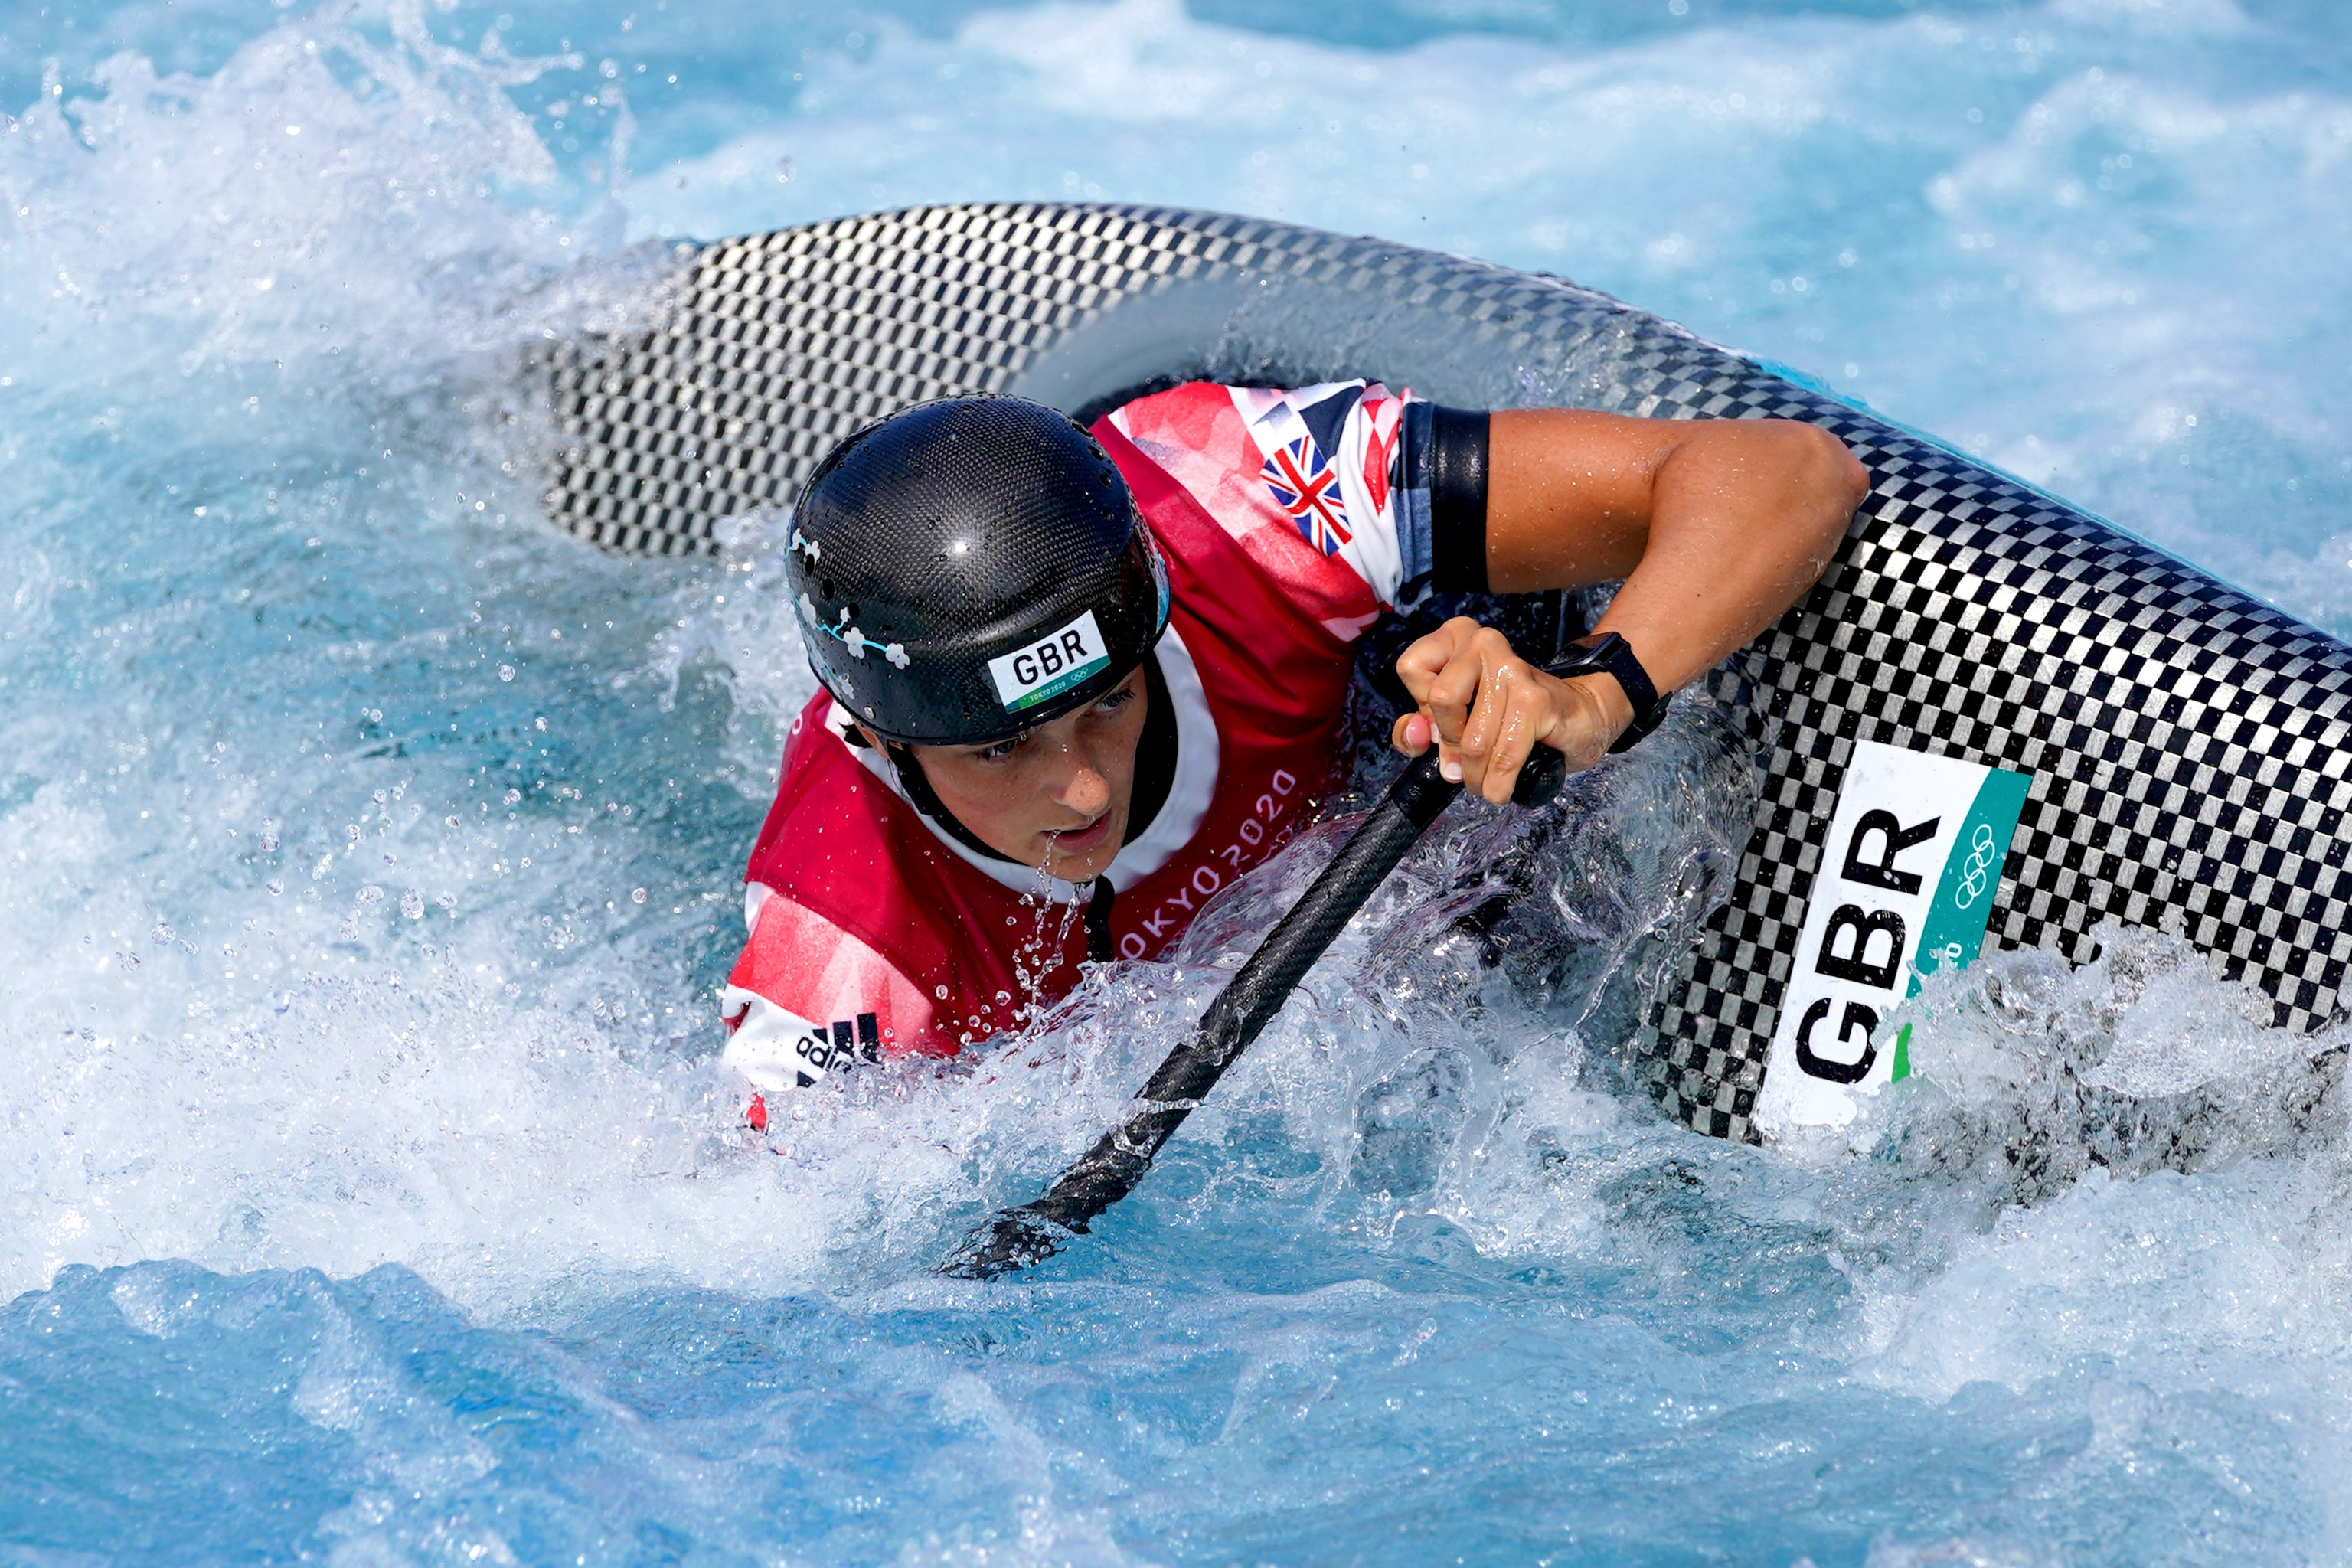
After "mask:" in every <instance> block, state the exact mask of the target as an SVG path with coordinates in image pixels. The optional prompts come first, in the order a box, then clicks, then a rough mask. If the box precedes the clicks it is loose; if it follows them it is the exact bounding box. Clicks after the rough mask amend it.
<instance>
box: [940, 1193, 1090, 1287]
mask: <svg viewBox="0 0 2352 1568" xmlns="http://www.w3.org/2000/svg"><path fill="white" fill-rule="evenodd" d="M1074 1235H1076V1232H1075V1231H1072V1230H1070V1229H1069V1228H1067V1227H1066V1226H1059V1225H1056V1224H1055V1223H1054V1222H1053V1221H1052V1220H1049V1219H1047V1218H1045V1216H1044V1215H1040V1214H1037V1213H1035V1212H1034V1210H1032V1209H1030V1208H1028V1207H1026V1206H1024V1207H1022V1208H1017V1209H999V1210H998V1211H997V1212H996V1215H995V1217H993V1218H992V1219H990V1220H989V1221H987V1222H986V1223H985V1224H983V1225H981V1226H976V1227H974V1229H973V1230H972V1233H971V1235H970V1236H968V1237H965V1238H964V1244H963V1245H962V1246H961V1247H958V1248H956V1251H955V1255H954V1256H953V1257H951V1258H949V1259H948V1260H947V1261H946V1262H945V1263H942V1264H940V1273H942V1274H944V1275H947V1276H948V1277H949V1278H950V1279H979V1280H982V1281H986V1280H990V1279H1003V1278H1004V1277H1005V1276H1006V1275H1007V1274H1017V1273H1019V1272H1020V1271H1021V1270H1022V1269H1024V1268H1030V1267H1032V1266H1033V1265H1035V1264H1039V1263H1043V1262H1045V1259H1047V1258H1051V1257H1053V1256H1054V1254H1055V1253H1057V1252H1059V1251H1061V1250H1062V1248H1063V1247H1065V1246H1066V1245H1068V1243H1069V1240H1070V1237H1072V1236H1074Z"/></svg>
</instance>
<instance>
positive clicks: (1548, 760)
mask: <svg viewBox="0 0 2352 1568" xmlns="http://www.w3.org/2000/svg"><path fill="white" fill-rule="evenodd" d="M1567 771H1568V760H1567V758H1565V757H1563V756H1562V755H1561V754H1560V753H1559V752H1557V751H1554V750H1553V749H1552V748H1551V747H1549V746H1542V745H1539V746H1538V747H1536V749H1535V752H1534V754H1533V755H1531V756H1529V757H1528V761H1527V763H1525V764H1524V765H1523V766H1522V767H1521V768H1520V769H1519V780H1518V785H1517V788H1516V789H1515V790H1514V791H1513V792H1512V796H1511V797H1512V799H1514V800H1516V801H1517V802H1518V803H1519V804H1520V805H1531V804H1534V803H1537V802H1540V801H1544V800H1549V799H1550V798H1551V797H1552V796H1553V795H1556V794H1558V793H1559V784H1560V780H1561V779H1562V778H1563V777H1564V776H1565V775H1566V773H1567ZM1461 793H1462V786H1461V785H1460V784H1450V783H1448V782H1447V781H1446V780H1445V779H1444V778H1443V777H1441V776H1440V775H1439V773H1438V772H1437V748H1436V747H1435V746H1434V745H1433V746H1431V747H1430V749H1429V750H1428V751H1426V752H1423V753H1422V754H1421V755H1420V756H1419V757H1417V758H1415V759H1414V760H1413V762H1412V765H1411V766H1409V767H1407V768H1406V769H1405V771H1404V773H1402V775H1401V776H1400V777H1399V778H1398V779H1397V781H1396V783H1395V784H1391V785H1390V786H1389V792H1388V794H1387V795H1385V796H1383V797H1382V799H1381V804H1380V805H1379V806H1377V807H1376V808H1375V809H1374V810H1373V812H1372V814H1371V816H1369V817H1367V818H1365V819H1364V824H1363V826H1360V827H1359V828H1357V829H1356V831H1355V832H1354V833H1353V834H1352V835H1350V836H1349V839H1348V842H1347V843H1345V844H1344V845H1341V846H1340V847H1339V854H1338V855H1336V856H1334V857H1333V858H1332V859H1331V863H1330V864H1329V865H1328V866H1326V867H1324V868H1323V871H1322V874H1321V875H1320V876H1318V877H1317V878H1316V879H1315V881H1314V884H1313V885H1312V886H1310V887H1309V888H1308V889H1307V892H1306V894H1305V895H1304V896H1303V897H1301V898H1300V899H1299V900H1298V902H1297V904H1295V905H1293V906H1292V907H1291V910H1290V912H1289V913H1288V914H1286V915H1285V916H1283V917H1282V921H1281V923H1280V924H1278V925H1276V927H1275V928H1274V930H1273V931H1272V932H1270V933H1269V934H1268V935H1267V937H1266V939H1265V941H1264V942H1260V943H1259V944H1258V950H1257V952H1255V953H1252V954H1251V955H1250V961H1249V962H1248V963H1244V964H1243V965H1242V967H1241V972H1240V973H1237V974H1235V975H1234V978H1233V981H1232V983H1231V984H1228V985H1227V986H1226V987H1225V988H1224V990H1223V992H1222V993H1220V994H1218V996H1217V999H1216V1000H1215V1001H1213V1002H1212V1003H1210V1004H1209V1009H1208V1011H1207V1012H1205V1013H1203V1014H1202V1015H1201V1022H1200V1025H1199V1026H1198V1027H1196V1028H1195V1029H1194V1030H1193V1031H1192V1037H1191V1038H1189V1039H1187V1040H1186V1041H1185V1042H1184V1043H1183V1044H1182V1045H1180V1046H1178V1047H1176V1048H1175V1049H1174V1050H1172V1051H1171V1052H1169V1053H1168V1059H1167V1060H1165V1061H1163V1062H1161V1063H1160V1070H1159V1071H1158V1072H1155V1073H1153V1074H1152V1075H1151V1081H1150V1082H1149V1083H1147V1084H1145V1085H1144V1086H1143V1092H1142V1093H1140V1094H1139V1095H1137V1096H1136V1098H1135V1101H1134V1108H1133V1109H1132V1110H1129V1112H1128V1114H1127V1120H1125V1121H1122V1122H1120V1123H1119V1124H1118V1126H1117V1127H1114V1128H1112V1129H1111V1130H1110V1131H1108V1132H1106V1133H1104V1134H1103V1135H1102V1137H1101V1138H1100V1139H1099V1140H1097V1142H1096V1143H1095V1146H1094V1147H1093V1148H1091V1149H1089V1150H1087V1152H1085V1153H1084V1154H1082V1155H1080V1156H1079V1157H1078V1158H1077V1160H1076V1162H1075V1163H1073V1164H1072V1165H1071V1166H1070V1168H1069V1169H1068V1170H1066V1171H1064V1172H1063V1173H1061V1175H1060V1176H1059V1177H1057V1178H1056V1179H1055V1183H1054V1184H1053V1186H1051V1187H1050V1188H1048V1189H1047V1190H1046V1193H1045V1196H1044V1197H1042V1198H1039V1199H1037V1200H1036V1201H1035V1202H1034V1203H1026V1204H1023V1205H1021V1206H1020V1207H1019V1208H1011V1209H1004V1210H1002V1211H1000V1212H999V1213H998V1214H997V1215H996V1217H995V1218H993V1219H992V1220H990V1221H988V1222H987V1223H986V1224H984V1225H982V1226H980V1227H979V1228H978V1229H976V1230H974V1231H973V1232H972V1233H971V1237H970V1238H969V1239H967V1240H966V1241H965V1242H964V1244H963V1246H962V1247H961V1248H960V1249H958V1251H957V1252H956V1254H955V1256H954V1257H952V1258H949V1259H948V1260H947V1262H945V1263H943V1264H941V1265H940V1273H942V1274H949V1275H953V1276H955V1277H956V1278H958V1279H999V1278H1001V1277H1003V1276H1004V1275H1007V1274H1011V1273H1013V1272H1014V1271H1015V1270H1017V1269H1022V1268H1028V1267H1029V1266H1030V1265H1031V1264H1033V1263H1040V1262H1043V1261H1044V1260H1045V1259H1046V1258H1051V1257H1052V1256H1053V1255H1054V1254H1055V1253H1056V1252H1058V1251H1060V1250H1061V1249H1062V1247H1063V1245H1064V1244H1065V1243H1066V1242H1067V1241H1068V1240H1069V1238H1070V1237H1072V1236H1073V1235H1082V1234H1084V1233H1085V1231H1086V1228H1087V1222H1088V1221H1090V1220H1092V1219H1093V1218H1094V1217H1095V1216H1096V1215H1099V1214H1101V1213H1102V1212H1103V1210H1105V1209H1107V1208H1108V1207H1110V1205H1113V1204H1115V1203H1117V1202H1118V1200H1119V1199H1121V1198H1123V1197H1125V1196H1127V1194H1128V1192H1129V1189H1130V1188H1132V1187H1133V1186H1134V1185H1135V1184H1136V1183H1138V1182H1139V1181H1141V1180H1142V1179H1143V1173H1145V1172H1146V1171H1148V1170H1150V1168H1151V1160H1152V1156H1154V1155H1156V1154H1158V1153H1159V1152H1160V1145H1161V1144H1163V1143H1165V1142H1168V1140H1169V1137H1170V1135H1171V1134H1172V1133H1173V1132H1174V1131H1176V1129H1177V1128H1179V1127H1181V1126H1182V1125H1183V1123H1184V1119H1185V1118H1186V1117H1188V1116H1190V1115H1192V1110H1193V1108H1194V1107H1196V1106H1198V1105H1199V1104H1200V1103H1201V1101H1202V1100H1204V1099H1206V1098H1207V1097H1208V1093H1209V1090H1210V1089H1213V1088H1215V1087H1216V1082H1217V1079H1220V1078H1222V1077H1223V1076H1224V1071H1225V1069H1226V1068H1229V1067H1231V1066H1233V1065H1234V1062H1235V1061H1237V1060H1238V1059H1240V1057H1241V1054H1242V1053H1243V1052H1244V1051H1245V1050H1247V1049H1249V1047H1250V1042H1251V1041H1253V1040H1255V1039H1256V1038H1257V1037H1258V1035H1259V1032H1260V1031H1262V1030H1263V1029H1265V1026H1267V1025H1268V1024H1270V1023H1272V1022H1274V1018H1275V1015H1276V1014H1277V1013H1280V1012H1281V1011H1282V1005H1283V1004H1284V1003H1285V1002H1286V1001H1288V1000H1289V999H1290V993H1291V991H1292V990H1293V989H1294V988H1295V987H1296V986H1297V984H1298V983H1299V981H1301V980H1303V979H1305V978H1306V976H1307V971H1308V970H1309V969H1312V968H1313V967H1314V966H1315V961H1316V960H1317V959H1318V958H1320V957H1322V956H1323V953H1324V952H1325V950H1326V949H1328V948H1329V947H1330V945H1331V943H1332V942H1334V941H1335V940H1337V939H1338V937H1339V932H1340V931H1342V930H1344V929H1345V928H1346V926H1347V924H1348V921H1349V920H1350V919H1352V918H1353V917H1354V915H1355V913H1356V911H1357V910H1360V909H1361V908H1362V907H1363V905H1364V900H1367V899H1369V898H1370V897H1371V896H1372V893H1373V891H1374V889H1378V888H1379V887H1380V885H1381V882H1383V881H1384V880H1386V879H1387V878H1388V874H1389V873H1390V872H1391V871H1392V870H1394V869H1395V868H1396V864H1397V862H1398V861H1400V860H1402V859H1403V858H1405V855H1406V853H1407V852H1408V851H1410V850H1411V849H1412V847H1413V845H1414V843H1415V842H1417V841H1418V840H1419V839H1420V837H1421V836H1422V834H1423V831H1425V830H1426V829H1427V828H1428V826H1429V825H1430V824H1431V823H1433V822H1435V821H1436V820H1437V818H1438V816H1439V815H1440V814H1441V813H1442V812H1444V810H1445V808H1446V807H1447V806H1448V805H1452V804H1453V803H1454V796H1455V795H1460V794H1461Z"/></svg>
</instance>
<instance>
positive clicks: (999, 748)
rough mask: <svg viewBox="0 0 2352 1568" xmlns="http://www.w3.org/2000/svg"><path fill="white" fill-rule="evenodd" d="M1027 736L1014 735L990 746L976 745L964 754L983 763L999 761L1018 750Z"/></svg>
mask: <svg viewBox="0 0 2352 1568" xmlns="http://www.w3.org/2000/svg"><path fill="white" fill-rule="evenodd" d="M1028 738H1029V737H1028V736H1026V735H1015V736H1013V739H1011V740H1009V741H999V742H996V744H994V745H992V746H981V747H977V748H975V749H974V750H972V751H970V752H965V753H964V754H965V755H966V756H969V757H971V758H974V759H975V760H977V761H980V762H983V763H1001V762H1003V760H1004V759H1005V758H1007V757H1009V756H1011V755H1012V754H1013V752H1017V751H1019V750H1020V749H1021V742H1024V741H1025V740H1027V739H1028Z"/></svg>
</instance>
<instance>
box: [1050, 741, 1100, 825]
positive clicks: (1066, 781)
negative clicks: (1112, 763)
mask: <svg viewBox="0 0 2352 1568" xmlns="http://www.w3.org/2000/svg"><path fill="white" fill-rule="evenodd" d="M1068 756H1069V761H1070V764H1071V765H1070V770H1069V772H1068V773H1065V774H1064V775H1063V777H1062V784H1061V787H1060V788H1059V789H1057V790H1055V792H1054V799H1055V801H1056V802H1058V803H1059V804H1061V805H1065V806H1067V807H1068V808H1069V809H1070V810H1072V811H1075V812H1076V813H1077V814H1078V815H1079V816H1084V817H1087V818H1088V819H1092V818H1094V817H1097V816H1101V815H1102V814H1103V811H1104V809H1105V808H1106V807H1107V806H1108V805H1110V781H1109V780H1108V779H1107V778H1105V777H1103V775H1102V770H1101V769H1099V768H1097V767H1096V766H1095V765H1094V764H1093V763H1091V762H1089V761H1088V760H1087V759H1086V758H1085V757H1082V756H1080V755H1078V754H1077V753H1076V752H1069V753H1068Z"/></svg>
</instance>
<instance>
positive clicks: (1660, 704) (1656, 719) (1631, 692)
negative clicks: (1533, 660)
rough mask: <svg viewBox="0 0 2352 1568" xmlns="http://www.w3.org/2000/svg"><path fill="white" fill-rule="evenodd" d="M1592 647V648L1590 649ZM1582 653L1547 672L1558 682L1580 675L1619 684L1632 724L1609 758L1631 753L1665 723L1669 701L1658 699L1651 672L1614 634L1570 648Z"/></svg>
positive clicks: (1546, 670) (1546, 672)
mask: <svg viewBox="0 0 2352 1568" xmlns="http://www.w3.org/2000/svg"><path fill="white" fill-rule="evenodd" d="M1588 643H1589V646H1588ZM1570 646H1571V647H1576V648H1579V649H1580V650H1581V651H1580V652H1579V653H1578V654H1577V655H1576V657H1574V658H1566V659H1562V660H1561V661H1560V662H1559V663H1558V664H1555V665H1550V666H1549V667H1547V668H1545V670H1544V673H1545V674H1546V675H1549V676H1550V677H1552V678H1553V679H1556V680H1572V679H1575V678H1576V677H1578V676H1580V675H1606V676H1608V677H1610V678H1612V679H1614V680H1615V681H1616V682H1617V689H1618V690H1620V691H1622V692H1623V693H1624V694H1625V701H1626V702H1627V704H1628V705H1630V706H1631V707H1632V708H1633V722H1632V723H1631V724H1628V725H1626V726H1625V732H1624V733H1623V734H1622V735H1620V736H1618V737H1617V740H1616V743H1615V744H1613V745H1612V746H1611V747H1610V748H1609V751H1610V754H1611V755H1612V756H1613V755H1615V754H1616V753H1617V752H1622V751H1627V750H1630V749H1631V748H1632V747H1633V744H1634V742H1637V741H1639V740H1641V738H1642V737H1643V736H1644V735H1646V734H1648V733H1649V732H1650V731H1653V730H1654V729H1656V728H1657V727H1658V726H1659V725H1660V724H1661V723H1663V722H1664V721H1665V717H1666V703H1667V701H1668V699H1667V698H1664V697H1661V696H1659V695H1658V688H1657V685H1656V683H1655V682H1654V681H1653V680H1651V679H1650V672H1649V671H1648V670H1646V669H1643V668H1642V661H1641V660H1640V659H1638V658H1634V657H1633V648H1632V647H1630V646H1629V645H1628V644H1627V643H1626V641H1625V639H1624V638H1623V637H1619V636H1618V635H1617V634H1616V633H1615V632H1607V633H1603V634H1602V635H1601V637H1600V638H1599V639H1598V640H1597V641H1594V640H1591V639H1587V642H1580V643H1574V644H1571V645H1570Z"/></svg>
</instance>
